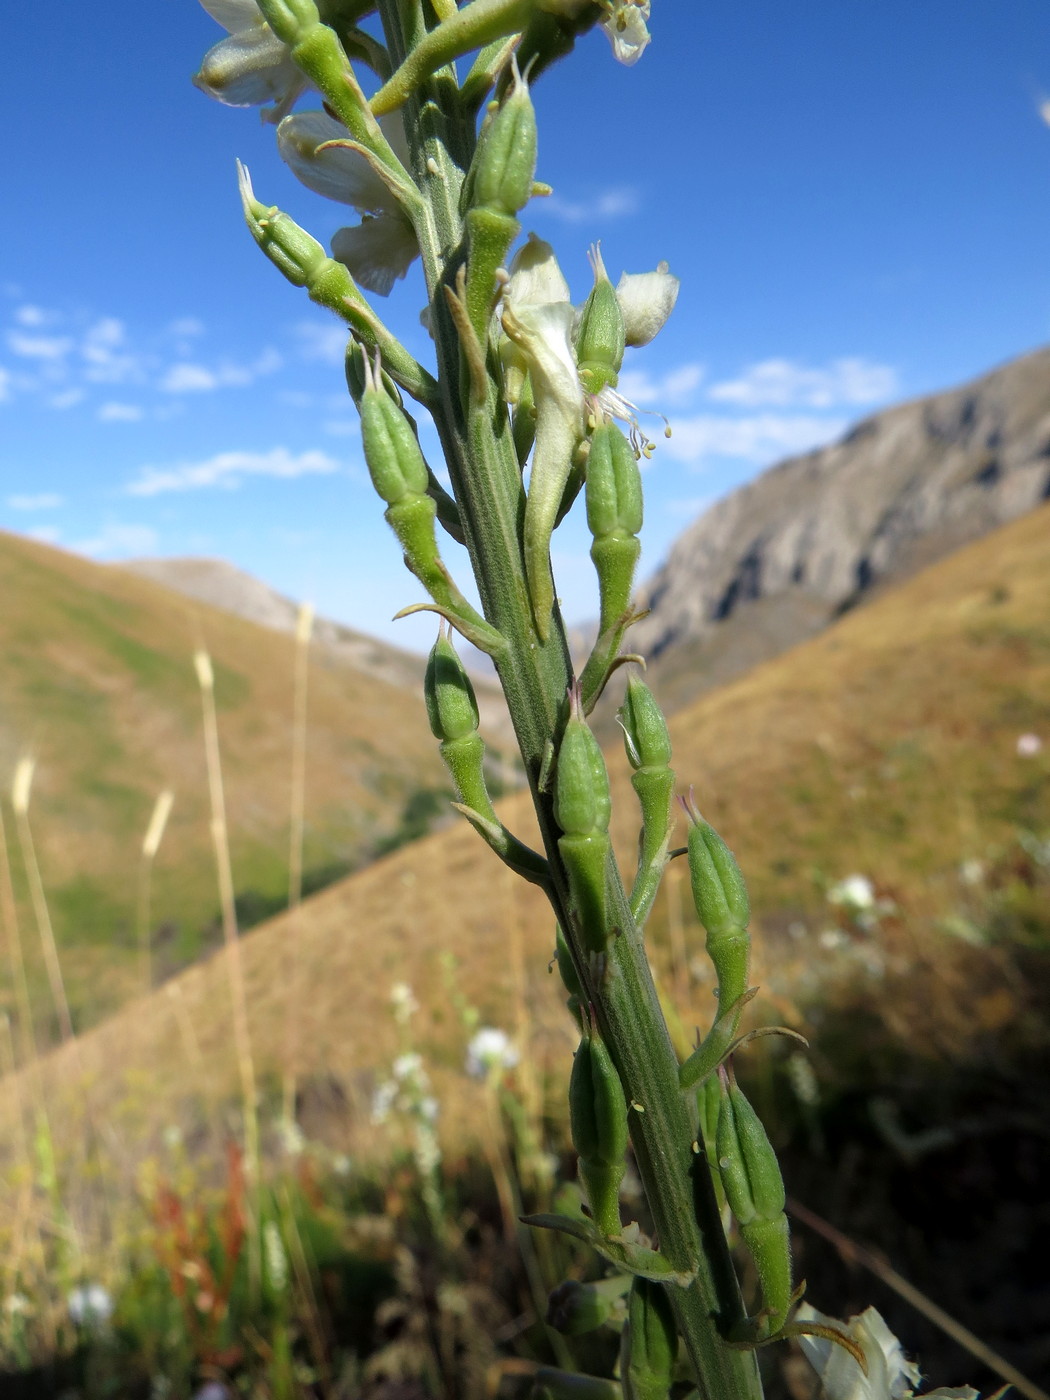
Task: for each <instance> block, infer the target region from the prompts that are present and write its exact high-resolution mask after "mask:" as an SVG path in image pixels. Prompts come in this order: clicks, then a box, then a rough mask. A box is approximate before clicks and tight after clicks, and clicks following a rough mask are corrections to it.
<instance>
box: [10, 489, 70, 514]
mask: <svg viewBox="0 0 1050 1400" xmlns="http://www.w3.org/2000/svg"><path fill="white" fill-rule="evenodd" d="M64 504H65V497H64V496H60V495H59V494H58V492H57V491H40V492H38V493H37V494H36V495H35V496H31V495H25V496H17V495H16V496H8V498H7V506H8V509H9V510H55V509H56V508H57V507H58V506H60V505H64Z"/></svg>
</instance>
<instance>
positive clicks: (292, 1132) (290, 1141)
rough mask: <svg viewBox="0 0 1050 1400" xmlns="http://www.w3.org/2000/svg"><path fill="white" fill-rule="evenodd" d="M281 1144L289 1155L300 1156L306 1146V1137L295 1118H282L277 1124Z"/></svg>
mask: <svg viewBox="0 0 1050 1400" xmlns="http://www.w3.org/2000/svg"><path fill="white" fill-rule="evenodd" d="M277 1132H278V1135H279V1136H280V1139H281V1146H282V1147H283V1148H284V1150H285V1152H287V1154H288V1156H289V1157H298V1156H299V1155H300V1154H301V1153H302V1151H303V1149H304V1148H305V1147H306V1137H305V1135H304V1133H303V1130H302V1128H300V1126H299V1124H298V1123H297V1122H296V1121H295V1119H294V1118H282V1119H281V1121H280V1122H279V1123H278V1125H277Z"/></svg>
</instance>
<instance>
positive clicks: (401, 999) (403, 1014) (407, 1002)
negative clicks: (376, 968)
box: [390, 982, 419, 1026]
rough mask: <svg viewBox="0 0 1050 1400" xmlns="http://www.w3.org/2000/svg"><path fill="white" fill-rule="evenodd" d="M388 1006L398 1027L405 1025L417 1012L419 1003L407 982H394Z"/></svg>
mask: <svg viewBox="0 0 1050 1400" xmlns="http://www.w3.org/2000/svg"><path fill="white" fill-rule="evenodd" d="M390 1005H391V1006H392V1007H393V1010H394V1020H395V1021H396V1022H397V1023H398V1025H399V1026H404V1025H407V1024H408V1022H409V1021H411V1019H412V1017H413V1016H414V1015H415V1014H416V1012H417V1011H418V1010H419V1002H418V1001H416V998H415V995H414V994H413V991H412V988H411V987H410V986H409V985H408V983H407V982H395V983H394V985H393V986H392V987H391V988H390Z"/></svg>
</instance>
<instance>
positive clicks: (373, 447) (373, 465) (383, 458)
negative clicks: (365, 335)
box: [358, 359, 437, 553]
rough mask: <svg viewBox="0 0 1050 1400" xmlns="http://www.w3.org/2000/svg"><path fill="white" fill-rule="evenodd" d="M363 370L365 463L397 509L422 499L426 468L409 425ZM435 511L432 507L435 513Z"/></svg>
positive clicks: (381, 492)
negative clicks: (411, 499)
mask: <svg viewBox="0 0 1050 1400" xmlns="http://www.w3.org/2000/svg"><path fill="white" fill-rule="evenodd" d="M365 368H366V373H367V374H368V376H369V379H368V382H367V383H366V387H365V391H364V393H363V394H362V395H361V401H360V404H359V405H358V406H359V409H360V412H361V443H362V446H363V448H364V454H365V462H366V464H367V466H368V474H369V476H370V477H371V478H372V485H373V486H374V487H375V489H376V491H377V492H378V493H379V495H380V496H381V497H382V498H383V500H384V501H386V503H387V505H388V506H396V505H397V504H398V502H400V501H404V500H406V499H408V498H414V497H417V496H423V495H424V493H425V492H426V490H427V486H428V485H429V476H428V473H427V464H426V462H425V461H424V459H423V453H422V451H421V450H420V446H419V443H418V441H417V440H416V435H415V433H414V432H413V430H412V426H411V424H410V423H409V421H408V419H407V418H406V417H405V415H404V413H402V411H401V409H400V408H399V407H398V405H397V404H396V403H395V402H394V400H393V399H392V398H391V397H390V395H389V394H388V393H387V392H386V390H385V389H384V388H383V387H382V384H381V382H378V383H377V381H376V380H374V379H372V378H371V374H372V371H371V366H370V365H369V363H368V360H367V359H366V360H365ZM432 504H434V503H432ZM436 509H437V507H436V504H434V513H436ZM395 528H396V527H395ZM405 550H406V553H407V552H408V546H407V545H406V546H405Z"/></svg>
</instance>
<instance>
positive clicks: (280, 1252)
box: [263, 1220, 288, 1293]
mask: <svg viewBox="0 0 1050 1400" xmlns="http://www.w3.org/2000/svg"><path fill="white" fill-rule="evenodd" d="M263 1256H264V1258H265V1259H266V1272H267V1275H268V1276H269V1279H270V1283H271V1284H272V1285H273V1289H274V1292H276V1293H283V1292H284V1290H285V1289H286V1288H287V1286H288V1256H287V1255H286V1254H285V1252H284V1241H283V1240H282V1239H281V1232H280V1230H279V1229H278V1228H277V1221H276V1220H267V1221H266V1222H265V1224H264V1225H263Z"/></svg>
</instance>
